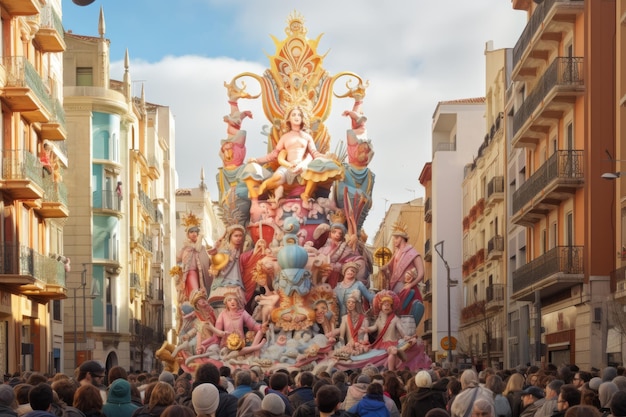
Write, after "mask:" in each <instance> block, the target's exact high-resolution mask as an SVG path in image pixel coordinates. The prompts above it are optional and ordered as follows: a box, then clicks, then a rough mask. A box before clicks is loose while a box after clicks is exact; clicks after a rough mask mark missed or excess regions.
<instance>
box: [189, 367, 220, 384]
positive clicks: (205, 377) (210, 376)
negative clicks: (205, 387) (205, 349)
mask: <svg viewBox="0 0 626 417" xmlns="http://www.w3.org/2000/svg"><path fill="white" fill-rule="evenodd" d="M205 382H208V383H209V384H213V385H215V386H216V387H218V389H219V385H220V370H219V369H217V366H215V365H213V364H212V363H203V364H202V365H200V367H199V368H198V369H197V370H196V378H195V381H194V383H193V387H194V388H195V387H196V386H198V385H200V384H204V383H205Z"/></svg>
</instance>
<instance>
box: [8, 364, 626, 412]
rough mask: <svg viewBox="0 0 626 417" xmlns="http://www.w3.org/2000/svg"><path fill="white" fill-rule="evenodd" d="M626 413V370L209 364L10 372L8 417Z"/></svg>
mask: <svg viewBox="0 0 626 417" xmlns="http://www.w3.org/2000/svg"><path fill="white" fill-rule="evenodd" d="M7 416H12V417H15V416H26V417H54V416H59V417H61V416H63V417H625V416H626V370H625V369H624V367H606V368H604V369H602V370H599V369H591V370H590V371H583V370H581V369H579V368H578V367H577V366H575V365H569V366H565V365H564V366H561V367H556V366H552V365H548V366H546V367H544V368H539V367H537V366H528V367H518V368H516V369H510V370H506V371H502V370H495V369H492V368H487V369H484V370H482V371H480V372H478V373H477V372H476V371H475V370H473V369H467V370H464V371H462V372H459V371H457V370H456V369H452V370H449V369H447V368H442V367H440V366H438V365H437V364H433V366H432V367H431V368H430V369H428V370H419V371H417V372H414V371H410V370H403V371H390V370H385V369H379V368H377V367H375V366H373V365H367V366H365V367H364V368H363V369H358V370H354V371H350V372H344V371H340V370H330V372H329V370H328V369H324V370H319V371H317V372H315V369H314V370H313V371H303V370H299V371H291V372H290V371H288V370H287V369H277V370H274V371H272V372H265V371H263V370H262V369H261V368H260V367H258V366H253V367H251V368H250V369H235V370H232V369H231V368H229V367H222V368H218V367H217V366H215V365H214V364H212V363H205V364H203V365H201V366H199V367H198V368H197V369H196V371H195V373H194V375H190V374H188V373H184V372H180V373H179V374H173V373H171V372H167V371H163V372H161V373H160V374H159V373H147V372H143V373H128V372H126V370H125V369H124V368H122V367H119V366H114V367H112V368H111V369H109V370H108V372H107V371H106V370H105V369H104V368H103V367H102V366H101V365H100V364H99V363H98V362H96V361H87V362H84V363H83V364H81V365H80V367H79V368H77V369H76V372H75V374H74V375H73V376H68V375H65V374H61V373H59V374H56V375H45V374H42V373H37V372H25V373H23V374H15V375H11V376H9V375H6V376H5V382H4V384H2V385H0V417H7Z"/></svg>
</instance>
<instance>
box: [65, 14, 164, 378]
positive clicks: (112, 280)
mask: <svg viewBox="0 0 626 417" xmlns="http://www.w3.org/2000/svg"><path fill="white" fill-rule="evenodd" d="M104 27H105V22H104V15H103V12H102V11H101V13H100V17H99V22H98V33H99V36H82V35H77V34H70V33H68V34H66V42H67V50H66V53H65V54H64V67H65V69H64V85H65V88H64V91H65V93H64V94H65V111H66V117H67V123H68V138H71V139H73V140H72V141H71V144H70V145H69V146H68V152H69V155H71V157H73V158H74V160H75V161H76V163H75V164H73V165H72V166H71V167H70V169H68V179H67V181H68V188H69V190H70V198H69V205H70V209H71V210H72V216H71V217H70V218H69V219H68V222H67V225H66V229H65V252H66V254H67V256H71V258H72V259H73V260H76V262H78V265H82V266H83V269H82V270H83V274H82V276H78V275H76V276H73V277H71V278H68V287H69V288H74V291H75V292H76V291H77V290H76V289H78V296H77V297H76V296H74V297H72V299H67V300H66V301H65V310H64V311H65V334H64V336H65V357H64V358H65V360H64V370H65V372H70V373H71V372H72V371H73V369H74V368H75V367H76V366H77V365H79V364H80V363H81V362H83V361H84V360H87V359H94V360H98V361H100V362H101V363H102V364H103V365H105V366H106V367H107V369H108V368H110V367H112V366H115V365H120V366H123V367H124V368H126V369H131V370H135V369H136V370H152V369H159V367H160V365H161V364H160V363H158V361H156V360H155V359H154V352H155V351H156V350H157V349H158V347H159V346H160V345H161V344H162V342H163V341H164V340H165V337H166V327H165V325H166V323H167V322H168V320H167V319H166V316H167V315H166V314H165V308H166V306H167V305H168V304H171V301H170V300H168V299H167V298H166V297H171V292H169V291H166V290H165V289H166V285H165V284H164V274H165V272H164V271H169V269H170V267H171V265H172V264H173V256H174V253H173V248H171V247H170V245H169V244H166V241H165V239H166V237H170V236H172V234H173V232H172V230H173V229H171V227H172V226H173V225H174V222H173V215H174V214H173V213H174V210H173V206H172V204H173V202H174V189H175V182H176V173H175V167H174V164H173V160H174V158H173V156H174V155H173V147H174V123H173V117H172V115H171V112H170V111H169V109H168V108H167V107H165V106H159V105H155V104H151V103H146V100H145V94H144V91H143V87H142V89H141V92H140V96H139V97H135V96H134V95H133V91H132V82H131V77H130V69H129V65H130V64H129V61H130V60H129V56H128V52H127V53H126V56H125V60H124V75H123V80H121V81H117V80H111V78H110V72H109V67H110V62H109V59H110V58H109V40H108V39H106V38H105V32H104ZM68 142H70V141H68ZM81 310H82V312H83V314H76V313H77V312H80V311H81ZM76 316H78V323H76ZM72 320H73V321H74V325H73V327H72ZM170 324H171V323H170ZM77 329H78V331H77Z"/></svg>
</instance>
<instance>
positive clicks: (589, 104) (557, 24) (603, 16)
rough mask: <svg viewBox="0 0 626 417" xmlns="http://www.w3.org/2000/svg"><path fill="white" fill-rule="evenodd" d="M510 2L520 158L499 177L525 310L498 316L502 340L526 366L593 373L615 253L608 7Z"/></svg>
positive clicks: (602, 343) (513, 119) (558, 0)
mask: <svg viewBox="0 0 626 417" xmlns="http://www.w3.org/2000/svg"><path fill="white" fill-rule="evenodd" d="M512 6H513V8H514V9H516V10H523V11H525V12H526V13H527V14H528V24H527V25H526V27H525V29H524V30H523V32H522V34H521V36H520V38H519V39H518V41H517V43H516V45H515V47H514V49H513V63H512V80H513V86H512V91H511V95H512V98H511V100H512V105H511V110H510V111H508V112H507V125H510V127H511V129H510V138H509V140H510V146H511V149H520V150H521V151H522V152H523V153H524V158H523V160H522V161H521V163H520V164H518V165H516V167H515V169H516V170H517V171H516V172H512V174H513V175H512V176H510V178H509V179H508V184H509V185H508V188H509V190H508V191H509V192H510V193H511V196H510V203H511V207H510V215H511V218H510V221H511V223H513V224H516V225H518V226H521V227H524V228H525V231H524V234H525V236H524V238H523V239H522V238H521V236H519V234H518V235H516V236H515V240H516V241H517V243H516V244H515V245H514V246H513V245H511V246H512V247H511V249H512V250H510V251H509V253H508V257H509V260H508V263H509V268H510V269H511V285H510V287H509V290H510V298H511V300H513V301H515V302H520V303H526V304H522V306H521V307H520V308H518V309H512V310H511V311H510V312H509V320H508V323H509V335H510V340H509V342H510V345H511V346H514V345H515V343H514V342H516V340H515V338H517V344H522V343H527V342H526V341H525V339H526V338H527V335H530V338H531V345H532V347H533V348H534V349H533V350H534V351H533V352H530V357H531V360H532V361H533V362H534V363H540V362H544V363H545V362H551V363H554V364H562V363H576V364H577V365H579V366H581V368H583V369H588V368H590V367H591V366H596V367H600V366H604V365H606V363H607V353H606V351H607V349H606V344H607V332H608V328H607V327H608V326H607V320H606V315H607V310H606V307H605V304H606V301H607V300H608V299H609V297H610V275H611V271H612V270H614V269H615V266H616V258H615V253H617V252H616V247H615V242H614V241H613V239H607V236H614V235H615V220H614V219H615V213H614V211H615V189H614V188H613V187H614V183H613V182H611V181H606V180H605V179H603V178H602V174H603V172H605V171H606V170H607V168H610V167H611V166H610V163H609V161H607V155H615V144H614V143H615V140H614V138H615V126H616V118H615V106H614V105H613V102H614V100H613V98H614V96H615V82H614V80H615V74H614V73H615V66H614V65H610V64H609V65H607V63H612V62H614V58H615V50H614V42H615V24H616V16H615V13H616V7H615V2H602V1H601V2H597V1H588V0H587V1H583V0H545V1H537V0H535V1H530V0H513V1H512ZM510 168H511V167H510ZM512 238H513V236H509V239H512ZM522 240H523V242H522ZM524 306H525V307H524ZM524 326H526V327H528V329H526V328H525V327H524ZM527 330H528V332H526V331H527Z"/></svg>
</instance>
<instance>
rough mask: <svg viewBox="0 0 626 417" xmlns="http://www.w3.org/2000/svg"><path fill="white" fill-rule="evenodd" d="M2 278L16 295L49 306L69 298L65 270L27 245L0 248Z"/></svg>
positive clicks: (61, 265) (2, 246)
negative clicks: (53, 301)
mask: <svg viewBox="0 0 626 417" xmlns="http://www.w3.org/2000/svg"><path fill="white" fill-rule="evenodd" d="M0 256H1V257H2V264H1V265H0V278H1V280H2V284H4V285H7V286H10V287H13V288H12V291H14V292H17V293H20V294H24V295H27V296H29V297H31V298H34V299H37V300H40V301H42V302H47V301H49V300H52V299H57V300H60V299H63V298H65V268H64V266H65V265H64V264H63V263H61V262H58V261H57V260H56V259H52V258H49V257H47V256H44V255H42V254H40V253H38V252H37V251H35V250H34V249H32V248H29V247H28V246H24V245H18V244H9V243H5V244H2V245H0Z"/></svg>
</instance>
